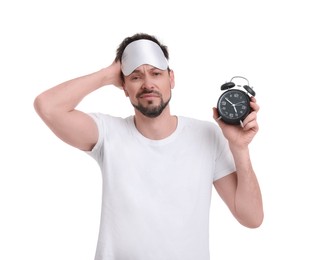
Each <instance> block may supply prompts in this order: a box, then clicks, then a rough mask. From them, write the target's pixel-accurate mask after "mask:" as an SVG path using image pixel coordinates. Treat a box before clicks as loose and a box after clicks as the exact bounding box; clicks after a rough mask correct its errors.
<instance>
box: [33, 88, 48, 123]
mask: <svg viewBox="0 0 309 260" xmlns="http://www.w3.org/2000/svg"><path fill="white" fill-rule="evenodd" d="M48 103H49V102H48V100H47V99H46V98H45V95H44V93H42V94H40V95H38V96H37V97H36V98H35V99H34V102H33V107H34V109H35V111H36V112H37V114H38V115H39V116H40V117H41V118H42V119H47V118H48V117H49V116H48V115H49V114H50V111H51V109H50V108H49V107H48Z"/></svg>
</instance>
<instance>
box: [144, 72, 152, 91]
mask: <svg viewBox="0 0 309 260" xmlns="http://www.w3.org/2000/svg"><path fill="white" fill-rule="evenodd" d="M142 88H144V89H153V88H154V86H153V83H152V81H151V78H150V76H149V75H145V77H144V81H143V85H142Z"/></svg>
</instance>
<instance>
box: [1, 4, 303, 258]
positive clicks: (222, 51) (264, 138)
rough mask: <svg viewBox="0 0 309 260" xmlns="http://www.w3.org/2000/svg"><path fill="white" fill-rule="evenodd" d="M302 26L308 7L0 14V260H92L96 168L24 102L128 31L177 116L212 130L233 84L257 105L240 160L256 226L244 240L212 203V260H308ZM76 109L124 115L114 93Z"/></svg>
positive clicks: (104, 59) (111, 49) (100, 58)
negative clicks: (165, 65)
mask: <svg viewBox="0 0 309 260" xmlns="http://www.w3.org/2000/svg"><path fill="white" fill-rule="evenodd" d="M308 25H309V16H308V5H307V4H306V1H305V0H304V1H301V0H293V1H285V0H280V1H279V0H278V1H272V0H268V1H265V0H260V1H248V0H247V1H240V0H237V1H229V0H216V1H198V0H191V1H168V0H157V1H146V0H132V1H125V0H124V1H117V0H113V1H103V0H102V1H99V0H87V1H86V0H75V1H73V0H71V1H68V0H61V1H60V0H53V1H51V0H50V1H42V0H29V1H21V0H16V1H2V2H1V4H0V28H1V31H0V35H1V40H0V82H1V91H0V98H1V99H0V100H1V102H0V113H1V117H0V121H1V127H0V144H1V156H0V259H1V260H17V259H26V260H28V259H29V260H42V259H44V260H55V259H57V260H68V259H74V260H86V259H87V260H89V259H93V257H94V251H95V247H96V240H97V233H98V225H99V216H100V203H101V182H102V180H101V176H100V171H99V167H98V166H97V164H96V162H95V161H94V160H93V159H92V158H90V157H89V156H87V155H85V154H84V153H83V152H80V151H78V150H77V149H74V148H72V147H70V146H68V145H66V144H64V143H63V142H62V141H60V140H59V139H57V138H56V137H55V136H54V135H53V134H52V133H51V131H50V130H49V129H48V128H47V127H46V126H45V125H44V124H43V122H42V121H41V119H40V118H39V117H38V116H37V114H36V113H35V111H34V109H33V100H34V98H35V96H36V95H38V94H39V93H40V92H42V91H44V90H45V89H47V88H50V87H52V86H54V85H56V84H58V83H61V82H63V81H66V80H68V79H71V78H74V77H77V76H82V75H85V74H88V73H91V72H94V71H96V70H98V69H100V68H102V67H105V66H107V65H109V64H110V63H111V62H112V60H113V59H114V56H115V51H116V48H117V47H118V44H119V43H120V42H121V41H122V39H123V38H125V37H127V36H131V35H132V34H134V33H136V32H146V33H149V34H154V35H156V36H158V38H159V40H161V41H162V42H163V43H165V44H166V45H168V47H169V50H170V56H171V59H170V66H171V68H172V69H174V71H175V77H176V87H175V89H174V90H173V99H172V102H171V107H172V112H173V113H174V114H182V115H186V116H192V117H196V118H200V119H205V120H213V119H212V109H211V108H212V107H213V106H215V105H216V101H217V98H218V97H219V95H220V94H221V91H220V86H221V84H223V83H225V82H226V81H229V80H230V79H231V78H232V77H233V76H235V75H241V76H245V77H247V78H248V79H249V81H250V85H251V86H253V87H254V90H255V91H256V93H257V96H256V97H257V100H258V103H259V105H260V107H261V109H260V112H259V115H258V116H259V124H260V131H259V133H258V135H257V136H256V138H255V139H254V141H253V143H252V144H251V156H252V161H253V164H254V168H255V171H256V174H257V176H258V178H259V181H260V185H261V189H262V192H263V198H264V206H265V221H264V223H263V225H262V226H261V227H260V228H259V229H247V228H245V227H242V226H241V225H240V224H238V223H237V222H236V220H234V218H233V217H232V216H231V214H230V213H229V212H228V210H227V208H226V206H225V205H224V204H223V202H222V201H221V200H220V199H219V198H218V196H217V194H216V193H214V195H213V202H212V208H211V223H210V224H211V233H210V239H211V241H210V243H211V257H212V260H222V259H235V260H236V259H237V260H241V259H244V260H245V259H246V260H247V259H250V260H254V259H259V260H260V259H297V260H302V259H309V253H308V249H307V247H308V232H309V225H308V219H309V213H308V199H309V189H308V177H307V175H308V174H309V171H308V166H307V165H308V126H307V125H308V112H309V107H308V100H307V98H306V96H305V95H308V60H309V51H308V49H309V47H308V46H309V40H308ZM80 109H82V110H84V111H87V112H97V111H101V112H105V113H110V114H113V115H119V116H127V115H129V114H131V113H132V112H133V110H132V108H131V105H130V104H129V101H128V99H127V98H126V97H125V96H124V94H123V93H122V91H120V90H118V89H116V88H114V87H113V86H107V87H105V88H102V89H100V90H98V91H96V92H95V93H92V94H91V95H89V96H88V97H86V98H85V99H84V101H83V102H82V103H81V104H80ZM145 260H146V259H145ZM171 260H172V259H171ZM192 260H194V259H192Z"/></svg>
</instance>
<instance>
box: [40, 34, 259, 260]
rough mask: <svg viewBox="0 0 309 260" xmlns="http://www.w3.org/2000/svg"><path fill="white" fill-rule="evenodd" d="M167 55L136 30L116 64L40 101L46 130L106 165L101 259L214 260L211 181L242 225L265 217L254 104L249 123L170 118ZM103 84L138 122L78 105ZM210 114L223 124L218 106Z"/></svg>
mask: <svg viewBox="0 0 309 260" xmlns="http://www.w3.org/2000/svg"><path fill="white" fill-rule="evenodd" d="M168 58H169V56H168V50H167V47H166V46H164V45H162V44H161V43H160V42H159V41H158V40H157V39H156V38H155V37H154V36H151V35H148V34H143V33H141V34H135V35H133V36H131V37H127V38H126V39H124V41H123V42H122V43H121V44H120V45H119V48H118V49H117V55H116V58H115V61H114V62H113V63H112V64H111V65H110V66H108V67H106V68H103V69H101V70H99V71H97V72H94V73H92V74H89V75H86V76H82V77H79V78H76V79H72V80H69V81H66V82H64V83H62V84H60V85H58V86H55V87H53V88H51V89H49V90H47V91H45V92H43V93H42V94H40V95H39V96H38V97H37V98H36V99H35V102H34V106H35V109H36V111H37V113H38V114H39V115H40V116H41V118H42V119H43V120H44V122H45V123H46V124H47V126H48V127H49V128H50V129H51V130H52V131H53V132H54V133H55V134H56V135H57V136H58V137H59V138H60V139H62V140H63V141H64V142H66V143H68V144H70V145H72V146H74V147H76V148H78V149H80V150H83V151H86V152H87V153H89V154H90V155H91V156H92V157H93V158H94V159H96V160H97V162H98V164H99V166H100V168H101V171H102V175H103V198H102V216H101V225H100V232H99V238H98V244H97V251H96V258H95V259H96V260H131V259H132V260H152V259H153V260H208V259H209V238H208V232H209V208H210V199H211V191H212V185H214V187H215V189H216V190H217V192H218V193H219V195H220V196H221V198H222V199H223V201H224V202H225V203H226V205H227V206H228V207H229V209H230V211H231V213H232V214H233V215H234V216H235V218H236V219H237V220H238V221H239V222H240V223H241V224H242V225H244V226H247V227H249V228H256V227H258V226H260V225H261V223H262V221H263V205H262V197H261V192H260V188H259V184H258V181H257V178H256V175H255V173H254V170H253V167H252V165H251V162H250V156H249V148H248V146H249V144H250V142H251V141H252V139H253V138H254V136H255V134H256V133H257V131H258V123H257V120H256V118H257V112H258V110H259V106H258V105H257V104H256V100H255V98H252V100H251V103H250V105H251V108H252V112H251V113H250V114H249V115H248V117H247V118H246V119H245V120H244V122H243V127H240V126H235V125H233V126H232V125H227V124H225V123H224V122H222V121H221V120H217V122H218V125H219V127H218V126H217V125H216V124H214V123H212V122H207V121H201V120H196V119H192V118H187V117H182V116H174V115H171V113H170V107H169V101H170V99H171V92H172V89H173V88H174V85H175V82H174V73H173V70H171V69H170V68H169V66H168ZM106 85H114V86H117V87H121V88H123V91H124V93H125V95H126V96H127V97H128V98H129V99H130V102H131V103H132V105H133V107H134V111H135V113H134V115H133V116H129V117H128V118H119V117H114V116H111V115H106V114H102V113H93V114H87V113H84V112H81V111H78V110H77V109H76V106H77V105H78V104H79V102H81V100H82V99H83V98H84V97H85V96H87V95H88V94H89V93H91V92H92V91H95V90H97V89H99V88H100V87H103V86H106ZM213 115H214V118H215V119H216V118H218V113H217V109H216V108H213ZM220 128H221V129H220Z"/></svg>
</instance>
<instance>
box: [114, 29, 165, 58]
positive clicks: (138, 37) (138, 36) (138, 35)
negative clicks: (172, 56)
mask: <svg viewBox="0 0 309 260" xmlns="http://www.w3.org/2000/svg"><path fill="white" fill-rule="evenodd" d="M141 39H146V40H150V41H153V42H155V43H156V44H158V45H159V46H160V48H161V49H162V51H163V53H164V56H165V58H166V59H167V60H168V59H169V53H168V49H167V46H165V45H163V44H161V43H160V42H159V41H158V39H157V38H156V37H155V36H153V35H149V34H146V33H136V34H134V35H133V36H130V37H127V38H125V39H124V40H123V41H122V43H120V45H119V47H118V49H117V51H116V58H115V61H121V57H122V54H123V52H124V49H125V48H126V47H127V46H128V45H129V44H130V43H131V42H134V41H137V40H141Z"/></svg>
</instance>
